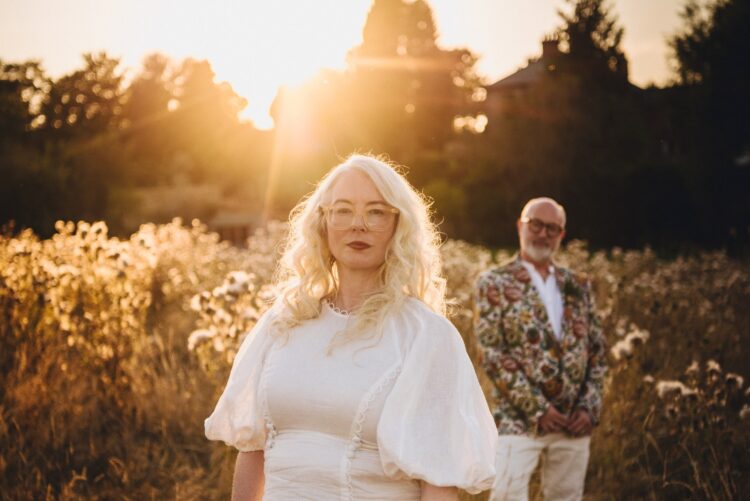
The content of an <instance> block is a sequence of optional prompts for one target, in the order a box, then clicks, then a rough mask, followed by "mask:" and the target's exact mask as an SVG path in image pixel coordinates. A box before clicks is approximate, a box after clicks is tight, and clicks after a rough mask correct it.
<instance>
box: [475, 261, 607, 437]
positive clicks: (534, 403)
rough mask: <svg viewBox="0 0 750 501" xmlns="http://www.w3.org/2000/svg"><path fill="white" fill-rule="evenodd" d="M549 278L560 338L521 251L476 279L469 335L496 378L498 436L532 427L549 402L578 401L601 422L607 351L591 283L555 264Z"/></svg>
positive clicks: (567, 408)
mask: <svg viewBox="0 0 750 501" xmlns="http://www.w3.org/2000/svg"><path fill="white" fill-rule="evenodd" d="M555 278H556V279H557V285H558V287H559V289H560V292H561V293H562V296H563V320H562V336H561V338H560V340H558V339H557V337H555V334H554V331H553V330H552V325H551V324H550V322H549V319H548V317H547V310H546V309H545V307H544V303H543V302H542V299H541V297H540V296H539V293H538V292H537V290H536V288H535V287H534V284H533V283H532V281H531V276H530V275H529V272H528V271H527V270H526V269H525V268H524V267H523V265H522V264H521V259H520V257H518V256H516V258H515V259H513V260H512V261H510V262H508V263H506V264H504V265H502V266H500V267H498V268H495V269H492V270H489V271H486V272H484V273H482V274H481V275H480V277H479V279H478V281H477V287H476V296H475V298H474V334H475V336H476V337H477V340H478V342H479V348H480V349H479V353H480V357H481V360H480V365H481V367H482V368H483V369H484V370H485V371H486V372H487V375H488V376H489V377H490V379H491V380H492V381H493V382H494V397H495V400H496V402H497V405H496V406H495V407H494V408H493V409H492V411H493V415H494V417H495V421H496V422H497V424H498V432H499V434H501V435H520V434H537V433H538V429H537V424H538V420H539V418H540V417H541V416H542V415H543V414H544V412H545V411H546V410H547V408H548V407H549V406H550V405H554V406H555V407H556V408H557V410H559V411H560V412H562V413H563V414H565V415H570V414H571V413H572V412H573V411H574V410H575V409H577V408H583V409H585V410H586V411H588V413H589V415H590V416H591V418H592V420H593V422H594V423H595V424H596V423H598V421H599V415H600V411H601V401H602V384H603V380H604V375H605V373H606V356H605V355H606V354H605V345H604V337H603V336H602V332H601V327H600V324H599V320H598V319H597V317H596V314H595V309H594V303H593V299H592V297H591V285H590V283H589V281H588V280H587V279H586V277H585V276H583V275H579V274H575V273H573V272H572V271H570V270H568V269H565V268H560V267H557V266H555Z"/></svg>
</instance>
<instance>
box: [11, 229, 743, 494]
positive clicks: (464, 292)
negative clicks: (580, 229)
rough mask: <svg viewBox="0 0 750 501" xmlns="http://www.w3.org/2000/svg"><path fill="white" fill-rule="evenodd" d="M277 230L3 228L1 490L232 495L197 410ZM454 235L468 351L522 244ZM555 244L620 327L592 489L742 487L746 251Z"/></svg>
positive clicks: (227, 473) (261, 281) (256, 305)
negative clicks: (497, 273) (475, 292)
mask: <svg viewBox="0 0 750 501" xmlns="http://www.w3.org/2000/svg"><path fill="white" fill-rule="evenodd" d="M284 233H285V226H284V225H283V224H280V223H274V224H271V225H269V226H268V227H267V228H265V229H263V230H260V231H258V232H257V233H256V234H255V235H254V236H253V237H251V238H250V239H249V241H248V245H247V247H246V248H244V249H239V248H235V247H232V246H230V245H228V244H226V243H223V242H220V241H219V239H218V237H217V235H215V234H213V233H210V232H208V231H207V229H206V227H205V226H203V225H202V224H201V223H199V222H197V221H195V222H193V223H191V224H187V225H185V224H183V223H182V222H181V221H180V220H175V221H173V222H172V223H169V224H164V225H153V224H149V225H144V226H141V228H140V230H139V231H137V232H136V233H134V234H133V235H132V236H130V238H129V239H119V238H113V237H110V236H109V235H108V229H107V227H106V225H105V224H104V223H101V222H97V223H93V224H89V223H86V222H78V223H72V222H62V221H60V222H58V223H57V225H56V234H55V235H54V236H52V238H50V239H45V240H40V239H39V238H38V237H36V236H35V235H34V234H33V233H31V232H30V231H25V232H22V233H20V234H18V235H16V236H10V235H5V236H0V499H9V500H10V499H12V500H27V499H28V500H31V499H34V500H37V499H66V500H67V499H133V500H141V499H201V500H202V499H228V497H229V492H230V487H231V474H232V467H233V461H234V453H233V451H232V450H231V449H230V448H229V447H226V446H224V445H223V444H217V443H211V442H208V441H207V440H206V439H205V438H204V437H203V419H204V418H205V417H206V416H207V415H208V414H209V413H210V411H211V410H212V408H213V405H214V403H215V401H216V399H217V397H218V395H219V393H220V391H221V389H222V387H223V384H224V382H225V380H226V377H227V375H228V370H229V366H230V363H231V360H232V358H233V356H234V354H235V353H236V349H237V346H238V344H239V342H240V340H241V339H242V336H243V334H244V333H245V332H247V331H248V330H249V329H250V328H251V327H252V326H253V325H254V323H255V322H256V321H257V319H258V317H259V316H260V315H261V314H262V313H263V311H264V310H265V309H266V308H267V307H268V305H269V301H270V300H271V298H272V297H273V289H272V287H271V285H270V284H271V282H272V279H273V272H274V267H275V263H276V259H277V257H278V250H279V243H280V242H281V241H282V239H283V236H284ZM442 250H443V259H444V270H445V275H446V277H447V279H448V294H449V297H450V298H451V299H452V304H453V305H452V307H451V319H452V320H453V322H454V323H455V324H456V326H457V327H458V328H459V330H460V332H461V333H462V335H463V336H464V340H465V341H466V344H467V349H468V351H469V353H470V355H472V356H473V355H474V353H475V346H474V344H473V341H472V338H471V318H472V309H471V294H472V286H473V282H474V279H475V278H476V276H477V274H478V273H479V272H481V271H482V270H484V269H486V268H487V267H489V266H492V265H493V264H495V263H498V262H502V261H503V260H505V259H508V258H509V257H510V254H509V253H508V252H505V251H491V250H490V249H487V248H484V247H480V246H476V245H471V244H468V243H465V242H462V241H457V240H447V241H446V242H445V244H444V245H443V248H442ZM559 261H560V262H561V263H564V264H567V265H570V266H571V267H574V268H576V269H578V270H582V271H585V272H586V273H587V274H588V275H589V276H590V278H591V279H592V281H593V284H594V290H595V292H596V300H597V307H598V309H599V314H600V315H601V317H602V320H603V326H604V329H605V332H606V334H607V338H608V343H609V354H610V357H609V358H610V373H609V376H608V380H607V384H606V395H605V411H604V415H603V419H602V424H601V426H599V427H598V428H597V429H596V431H595V434H594V437H593V442H592V450H591V459H590V463H589V472H588V477H587V486H586V492H587V494H586V499H591V500H610V499H618V500H619V499H669V500H672V499H712V500H713V499H727V500H728V499H748V498H749V497H750V475H748V473H747V472H748V471H750V426H749V424H750V387H748V386H746V385H745V381H748V378H750V366H748V364H747V361H746V360H747V357H748V353H750V350H748V346H750V328H748V325H750V308H749V307H748V306H749V305H750V267H749V266H748V264H747V262H743V261H737V260H733V259H731V258H729V257H728V256H727V255H726V254H724V253H722V252H702V253H693V254H691V255H687V256H681V257H676V258H671V259H662V258H660V257H659V256H658V255H657V254H656V253H654V252H652V251H651V250H649V249H643V250H637V251H625V250H621V249H618V248H612V249H609V250H608V251H606V252H605V251H597V252H591V251H589V250H588V249H587V247H586V245H585V244H584V243H582V242H577V241H572V242H569V243H568V244H567V245H566V246H565V248H564V249H563V251H562V252H561V253H560V255H559ZM480 379H482V383H483V385H484V386H485V388H488V384H489V383H488V381H486V379H485V378H483V377H482V376H481V375H480ZM462 497H463V499H465V500H468V499H483V498H484V497H483V496H482V495H480V496H474V497H472V496H466V495H462Z"/></svg>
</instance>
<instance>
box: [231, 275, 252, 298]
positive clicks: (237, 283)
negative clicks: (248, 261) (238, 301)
mask: <svg viewBox="0 0 750 501" xmlns="http://www.w3.org/2000/svg"><path fill="white" fill-rule="evenodd" d="M249 281H250V275H248V274H247V273H245V272H244V271H233V272H231V273H229V275H227V282H226V283H225V287H226V290H227V292H228V293H230V294H240V293H241V292H243V291H245V290H247V288H248V283H249Z"/></svg>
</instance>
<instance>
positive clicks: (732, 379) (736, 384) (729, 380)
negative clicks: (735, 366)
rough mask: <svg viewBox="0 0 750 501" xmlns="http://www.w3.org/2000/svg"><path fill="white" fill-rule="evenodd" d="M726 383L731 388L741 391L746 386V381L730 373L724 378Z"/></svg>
mask: <svg viewBox="0 0 750 501" xmlns="http://www.w3.org/2000/svg"><path fill="white" fill-rule="evenodd" d="M724 382H725V383H726V384H727V386H728V387H730V388H734V389H740V388H742V386H743V385H744V383H745V379H744V378H743V377H742V376H740V375H739V374H735V373H733V372H729V373H727V375H726V376H724Z"/></svg>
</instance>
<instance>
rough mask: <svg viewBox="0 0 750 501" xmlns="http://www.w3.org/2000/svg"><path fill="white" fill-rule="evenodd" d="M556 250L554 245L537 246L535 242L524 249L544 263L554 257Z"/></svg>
mask: <svg viewBox="0 0 750 501" xmlns="http://www.w3.org/2000/svg"><path fill="white" fill-rule="evenodd" d="M555 250H556V249H554V248H553V247H536V246H534V245H533V244H530V245H528V246H527V247H526V248H525V249H524V252H525V253H526V255H527V256H529V257H530V258H531V259H533V260H534V261H536V262H538V263H543V262H545V261H548V260H549V259H550V258H551V257H552V255H553V254H554V253H555Z"/></svg>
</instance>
